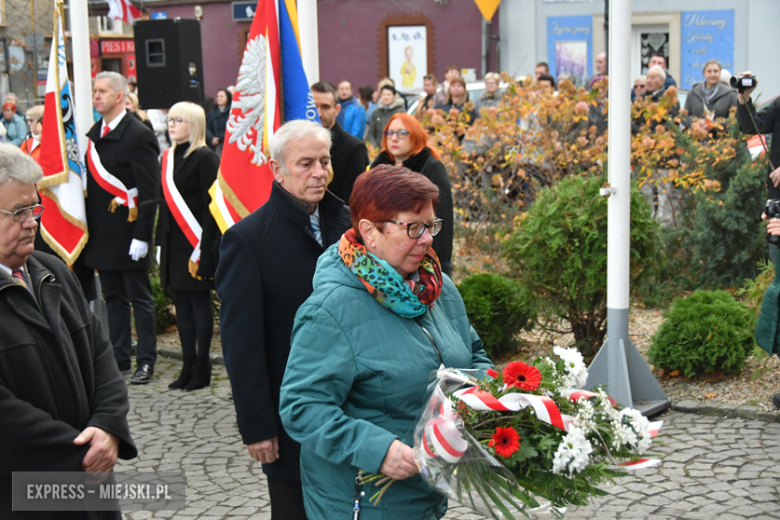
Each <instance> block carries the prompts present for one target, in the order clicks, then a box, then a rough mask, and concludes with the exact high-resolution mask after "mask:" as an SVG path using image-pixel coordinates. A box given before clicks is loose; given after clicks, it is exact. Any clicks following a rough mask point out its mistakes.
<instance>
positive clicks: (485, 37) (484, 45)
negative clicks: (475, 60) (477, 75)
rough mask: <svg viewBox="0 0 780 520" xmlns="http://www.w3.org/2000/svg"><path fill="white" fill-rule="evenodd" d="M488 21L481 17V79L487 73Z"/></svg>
mask: <svg viewBox="0 0 780 520" xmlns="http://www.w3.org/2000/svg"><path fill="white" fill-rule="evenodd" d="M489 38H490V22H488V21H487V20H485V17H484V16H483V17H482V79H485V74H487V67H488V65H487V62H488V50H489V49H490V39H489Z"/></svg>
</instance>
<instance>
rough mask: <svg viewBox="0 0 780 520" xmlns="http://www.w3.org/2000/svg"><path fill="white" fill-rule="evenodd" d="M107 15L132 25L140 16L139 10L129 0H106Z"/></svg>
mask: <svg viewBox="0 0 780 520" xmlns="http://www.w3.org/2000/svg"><path fill="white" fill-rule="evenodd" d="M108 17H109V18H112V19H114V20H121V21H122V22H124V23H126V24H128V25H133V22H134V21H136V20H138V19H139V18H141V10H140V9H138V8H137V7H136V6H134V5H133V4H132V3H131V2H130V0H108Z"/></svg>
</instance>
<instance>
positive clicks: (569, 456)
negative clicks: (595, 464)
mask: <svg viewBox="0 0 780 520" xmlns="http://www.w3.org/2000/svg"><path fill="white" fill-rule="evenodd" d="M592 452H593V446H591V445H590V441H588V439H587V438H586V437H585V432H583V431H582V430H581V429H580V428H577V427H572V428H571V430H569V433H568V434H567V435H566V437H564V438H563V441H562V442H561V443H560V444H559V445H558V450H557V451H556V452H555V457H554V458H553V473H563V472H564V471H566V472H567V473H569V475H573V474H574V473H575V472H580V471H583V470H584V469H585V468H587V467H588V462H589V461H590V454H591V453H592Z"/></svg>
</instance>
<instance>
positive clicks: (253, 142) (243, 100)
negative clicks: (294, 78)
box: [227, 34, 268, 165]
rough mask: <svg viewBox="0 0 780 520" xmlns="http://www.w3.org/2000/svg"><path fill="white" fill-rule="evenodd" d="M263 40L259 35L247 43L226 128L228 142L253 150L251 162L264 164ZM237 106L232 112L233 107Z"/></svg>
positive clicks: (264, 47) (264, 62)
mask: <svg viewBox="0 0 780 520" xmlns="http://www.w3.org/2000/svg"><path fill="white" fill-rule="evenodd" d="M266 46H267V43H266V40H265V37H264V36H263V35H262V34H258V35H257V36H256V37H255V38H253V39H252V40H250V41H249V42H248V43H247V46H246V50H245V51H244V59H243V60H241V68H239V69H238V82H237V83H236V94H239V95H238V96H236V97H237V98H238V99H236V98H233V104H232V106H231V114H230V119H229V120H228V123H227V130H228V132H230V140H229V142H230V143H237V145H238V148H239V150H241V151H242V152H244V151H246V150H247V148H249V149H250V150H251V151H252V152H254V154H255V155H254V158H253V159H252V162H253V163H255V164H258V165H261V164H265V162H266V161H267V160H268V158H267V157H266V156H265V154H263V126H264V125H265V77H266V76H265V67H266ZM234 108H239V109H240V110H241V112H240V113H238V114H235V113H233V112H232V109H234Z"/></svg>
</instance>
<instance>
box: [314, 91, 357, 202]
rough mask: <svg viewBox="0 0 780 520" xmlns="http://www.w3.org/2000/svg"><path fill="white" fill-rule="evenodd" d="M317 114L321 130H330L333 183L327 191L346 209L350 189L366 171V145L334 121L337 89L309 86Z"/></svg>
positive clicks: (337, 108)
mask: <svg viewBox="0 0 780 520" xmlns="http://www.w3.org/2000/svg"><path fill="white" fill-rule="evenodd" d="M311 93H312V95H313V96H314V103H315V104H316V105H317V113H318V114H319V116H320V121H321V122H322V126H323V127H325V128H327V129H328V130H330V135H331V139H332V140H333V144H332V145H331V147H330V164H331V166H332V167H333V179H331V181H330V183H329V184H328V191H330V192H331V193H332V194H334V195H335V196H337V197H338V198H340V199H341V200H343V201H344V204H347V205H349V196H350V195H351V194H352V186H354V185H355V180H357V178H358V175H360V174H361V173H364V172H365V171H366V168H367V167H368V164H369V160H368V150H367V149H366V145H365V143H363V141H361V140H360V139H358V138H357V137H355V136H354V135H351V134H350V133H349V132H346V131H345V130H344V129H343V128H342V127H341V125H340V124H339V122H338V120H337V119H336V117H337V116H338V115H339V113H340V112H341V105H339V103H338V97H337V95H336V88H335V87H334V86H333V85H331V84H330V83H325V82H322V81H320V82H317V83H315V84H314V85H312V86H311Z"/></svg>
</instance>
